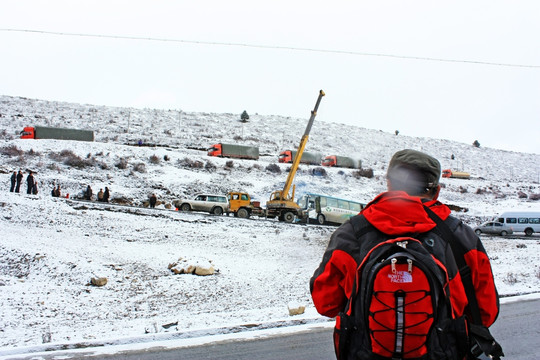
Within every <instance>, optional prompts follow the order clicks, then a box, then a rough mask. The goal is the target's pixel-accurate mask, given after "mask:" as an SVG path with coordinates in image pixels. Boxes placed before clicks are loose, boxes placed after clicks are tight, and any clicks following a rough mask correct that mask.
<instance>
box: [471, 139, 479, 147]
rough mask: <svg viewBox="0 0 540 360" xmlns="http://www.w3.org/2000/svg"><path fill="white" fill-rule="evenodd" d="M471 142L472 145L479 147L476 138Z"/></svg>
mask: <svg viewBox="0 0 540 360" xmlns="http://www.w3.org/2000/svg"><path fill="white" fill-rule="evenodd" d="M472 144H473V146H474V147H480V143H479V142H478V140H474V142H473V143H472Z"/></svg>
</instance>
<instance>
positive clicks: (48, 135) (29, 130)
mask: <svg viewBox="0 0 540 360" xmlns="http://www.w3.org/2000/svg"><path fill="white" fill-rule="evenodd" d="M21 139H59V140H77V141H94V131H92V130H80V129H67V128H58V127H46V126H33V127H32V126H27V127H25V128H24V129H23V131H22V133H21Z"/></svg>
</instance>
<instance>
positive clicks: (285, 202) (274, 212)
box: [266, 90, 324, 222]
mask: <svg viewBox="0 0 540 360" xmlns="http://www.w3.org/2000/svg"><path fill="white" fill-rule="evenodd" d="M323 96H324V91H322V90H321V91H319V97H318V98H317V103H316V104H315V108H314V109H313V110H312V111H311V117H310V118H309V122H308V124H307V127H306V131H305V132H304V135H303V136H302V140H301V141H300V145H298V150H297V151H296V155H295V157H294V159H293V164H292V167H291V170H290V171H289V175H288V176H287V180H286V181H285V186H284V187H283V190H276V191H274V192H273V193H272V194H271V195H270V200H269V201H267V202H266V216H267V217H270V218H273V217H278V218H279V220H280V221H286V222H293V221H294V219H295V217H300V218H303V217H304V214H303V213H302V209H300V206H299V205H298V204H297V203H295V202H294V190H295V187H294V186H292V183H293V180H294V175H296V171H297V170H298V165H299V164H300V160H301V159H302V154H303V153H304V149H305V147H306V143H307V141H308V138H309V133H310V131H311V127H312V126H313V121H314V120H315V116H316V115H317V110H318V109H319V104H320V103H321V99H322V97H323ZM291 186H292V187H293V191H292V194H291V195H289V190H290V189H291Z"/></svg>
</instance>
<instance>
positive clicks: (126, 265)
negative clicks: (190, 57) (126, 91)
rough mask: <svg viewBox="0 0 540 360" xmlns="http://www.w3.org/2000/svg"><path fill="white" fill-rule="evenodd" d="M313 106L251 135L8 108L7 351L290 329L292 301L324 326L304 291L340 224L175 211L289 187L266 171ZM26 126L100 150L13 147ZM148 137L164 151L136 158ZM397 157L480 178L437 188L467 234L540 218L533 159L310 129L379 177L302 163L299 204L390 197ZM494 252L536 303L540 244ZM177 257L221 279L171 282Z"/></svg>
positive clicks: (123, 116) (537, 163)
mask: <svg viewBox="0 0 540 360" xmlns="http://www.w3.org/2000/svg"><path fill="white" fill-rule="evenodd" d="M311 105H312V104H306V119H295V118H288V117H283V116H259V115H257V114H250V120H249V122H248V123H245V124H242V123H241V122H240V121H239V118H240V114H207V113H185V112H179V111H176V110H154V109H144V110H139V109H127V108H110V107H101V106H92V105H80V104H67V103H58V102H46V101H40V100H31V99H23V98H14V97H8V96H2V97H0V123H1V124H2V126H1V128H0V131H1V134H2V138H3V139H2V140H1V142H0V180H1V182H0V183H1V184H4V185H3V189H4V190H2V191H0V209H1V210H0V215H1V216H0V224H1V227H2V236H1V240H0V256H1V257H2V262H1V264H0V346H22V345H34V344H40V343H48V342H57V341H58V342H61V341H67V340H71V341H82V340H91V339H95V338H104V337H119V336H135V335H137V336H138V335H144V333H148V332H150V333H155V332H165V331H168V332H172V331H193V330H194V329H198V328H217V327H221V326H225V325H228V324H248V323H256V322H273V321H278V320H283V319H290V317H289V315H288V310H287V305H288V304H290V303H300V304H304V305H306V306H307V310H306V314H305V315H303V316H302V317H303V318H308V319H314V318H318V317H317V315H316V314H315V312H314V310H313V307H312V304H311V301H310V296H309V287H308V281H309V278H310V277H311V275H312V272H313V270H314V269H315V268H316V266H317V265H318V263H319V261H320V258H321V256H322V252H323V251H324V248H325V246H326V243H327V241H328V237H329V236H330V234H331V232H332V230H333V228H331V227H320V226H311V225H310V226H299V225H290V224H283V223H279V222H277V221H271V220H263V219H249V220H243V219H237V218H233V217H216V216H209V215H206V214H195V213H193V214H191V213H181V212H177V211H174V209H170V210H169V209H168V207H169V205H170V204H172V202H173V201H174V200H175V199H177V198H180V197H184V196H191V195H193V194H195V193H197V192H216V193H226V192H227V191H230V190H242V191H247V192H249V193H251V194H252V195H253V197H254V198H255V199H257V200H260V201H261V202H262V203H263V204H264V202H265V201H266V200H267V198H268V197H269V195H270V193H271V192H272V191H274V190H277V189H280V188H281V187H282V186H283V183H284V180H285V178H286V174H287V173H286V171H287V169H288V168H289V165H283V164H279V168H280V169H281V173H276V172H273V171H268V170H267V166H268V165H270V164H277V155H278V153H279V152H280V151H281V150H284V149H287V148H295V147H296V146H297V145H298V142H299V140H300V138H301V136H302V134H303V132H304V128H305V125H306V124H307V118H308V117H309V111H310V106H311ZM323 106H324V103H323V104H321V108H320V111H323ZM29 125H44V126H58V127H71V128H81V129H92V130H94V131H95V137H96V141H95V142H92V143H88V142H75V141H62V140H21V139H18V133H19V132H20V131H21V130H22V128H23V127H24V126H29ZM463 131H467V129H463ZM139 140H141V141H142V142H143V144H144V145H150V144H153V145H156V146H133V145H136V144H137V143H138V142H139ZM473 140H474V139H471V143H472V141H473ZM478 140H479V141H480V142H481V141H482V139H478ZM217 142H226V143H229V142H234V143H241V144H247V145H255V146H259V148H260V153H261V158H260V159H259V160H258V161H250V160H232V161H231V160H230V159H221V158H211V157H208V156H207V155H206V148H207V147H208V146H209V145H211V144H213V143H217ZM403 148H414V149H418V150H423V151H425V152H428V153H430V154H432V155H434V156H436V157H437V158H439V160H440V161H441V163H442V166H443V168H453V169H457V170H465V171H468V172H470V173H471V175H472V179H470V180H459V179H444V180H442V184H443V186H444V189H443V190H442V192H441V196H440V199H441V200H442V201H443V202H446V203H449V204H452V205H455V206H456V208H463V209H466V210H467V211H466V212H456V213H455V215H456V216H459V217H460V218H462V219H463V220H464V221H465V222H467V223H469V224H471V225H475V224H477V223H478V222H480V221H482V220H484V219H487V218H491V217H493V216H495V215H496V214H497V213H499V212H501V211H502V210H505V209H514V208H521V209H523V208H526V209H539V208H540V201H538V200H533V199H534V198H535V196H537V195H538V194H540V185H539V179H538V176H539V175H538V169H539V168H540V155H537V154H523V153H517V152H508V151H502V150H497V149H490V148H484V147H480V148H476V147H473V146H472V145H469V144H462V143H456V142H452V141H447V140H434V139H427V138H414V137H408V136H403V135H401V134H400V135H397V136H396V135H395V134H390V133H384V132H381V131H378V130H371V129H366V128H361V127H350V126H345V125H341V124H337V123H320V122H317V119H315V124H314V126H313V129H312V133H311V135H310V139H309V142H308V145H307V148H306V151H313V152H321V153H323V154H338V155H347V156H351V157H355V158H358V159H360V160H361V161H362V164H363V167H364V168H371V169H373V171H374V174H375V176H374V177H373V178H365V177H359V176H356V175H355V171H354V170H351V169H338V168H330V169H328V168H325V173H326V174H325V175H320V174H319V172H314V171H313V170H314V169H315V168H318V167H317V166H306V165H302V166H300V170H299V172H298V174H297V176H296V178H295V183H296V193H297V194H301V193H302V192H305V191H309V192H316V193H324V194H329V195H337V196H339V197H343V198H349V199H356V200H360V201H362V202H367V201H369V200H370V199H371V198H373V197H374V196H375V195H376V194H378V193H379V192H381V191H384V189H385V185H386V184H385V178H384V174H385V170H386V164H387V163H388V160H389V159H390V157H391V155H392V154H393V153H394V152H395V151H397V150H400V149H403ZM452 155H454V159H452ZM18 169H22V170H23V171H24V172H25V173H26V172H27V171H28V170H32V171H35V172H36V173H37V174H36V178H37V180H38V182H39V187H40V193H39V194H38V195H37V196H35V195H26V194H22V193H21V194H14V193H9V177H10V175H11V173H12V171H13V170H18ZM53 184H59V185H61V187H62V189H63V190H62V191H63V194H66V193H69V194H70V197H73V196H77V195H79V194H80V193H81V192H82V191H83V189H85V188H86V186H87V185H91V186H92V188H93V189H94V193H96V192H97V191H98V190H99V189H100V188H104V187H105V186H107V187H109V188H110V189H111V198H112V202H113V203H114V204H115V205H103V204H96V203H80V202H77V201H72V200H71V199H58V198H52V197H51V196H50V195H49V194H50V190H51V189H52V187H53ZM151 193H156V195H157V196H158V199H159V201H160V202H161V203H160V205H158V207H157V209H155V210H151V209H148V208H144V207H142V205H143V204H144V202H145V201H147V199H148V196H149V195H150V194H151ZM118 204H129V205H134V206H135V207H125V206H121V205H118ZM485 245H486V248H487V249H488V252H489V255H490V256H491V258H492V259H493V263H494V271H495V276H496V278H497V285H498V287H499V290H500V293H501V294H503V295H511V294H518V293H528V292H532V291H537V289H538V288H539V286H540V279H539V278H540V270H539V267H538V265H537V264H539V263H540V262H539V260H540V252H539V249H538V247H539V245H540V244H539V241H538V237H533V238H530V239H525V240H524V239H495V238H486V240H485ZM180 257H183V258H188V259H193V261H196V260H197V259H203V260H211V261H212V263H213V264H214V265H215V267H216V268H217V269H218V270H219V271H218V273H217V274H216V275H213V276H207V277H197V276H193V275H174V274H172V273H171V271H170V270H169V269H168V265H169V264H170V263H173V262H175V261H177V260H178V259H179V258H180ZM92 277H107V278H108V283H107V285H106V286H104V287H93V286H89V285H88V283H89V282H90V279H91V278H92ZM166 324H174V325H171V326H168V327H167V328H164V327H163V326H162V325H166Z"/></svg>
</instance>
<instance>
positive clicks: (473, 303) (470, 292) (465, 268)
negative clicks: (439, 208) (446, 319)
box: [424, 206, 482, 325]
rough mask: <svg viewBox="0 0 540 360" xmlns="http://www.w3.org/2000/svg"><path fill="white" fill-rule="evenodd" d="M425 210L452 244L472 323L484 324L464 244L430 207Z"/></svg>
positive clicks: (437, 228)
mask: <svg viewBox="0 0 540 360" xmlns="http://www.w3.org/2000/svg"><path fill="white" fill-rule="evenodd" d="M424 209H425V211H426V213H427V214H428V216H429V217H430V219H431V220H433V221H434V222H435V224H437V227H436V228H435V231H437V230H438V231H439V233H440V234H441V236H442V237H443V238H444V239H446V241H447V242H448V243H449V244H450V248H451V249H452V253H453V255H454V259H455V261H456V264H457V266H458V268H459V275H460V277H461V282H462V283H463V287H464V288H465V293H466V294H467V301H468V302H469V310H470V312H471V316H472V322H473V323H475V324H479V325H481V324H482V318H481V316H480V308H479V306H478V300H477V299H476V292H475V291H474V285H473V282H472V277H471V268H470V267H469V265H467V263H466V262H465V252H466V250H465V248H464V247H463V244H462V243H461V242H460V241H459V240H458V239H457V238H456V236H455V235H454V233H453V232H452V230H450V227H448V225H447V224H446V223H445V222H444V220H443V219H441V218H440V217H439V216H438V215H437V214H435V213H434V212H433V210H431V209H430V208H429V207H427V206H424Z"/></svg>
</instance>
